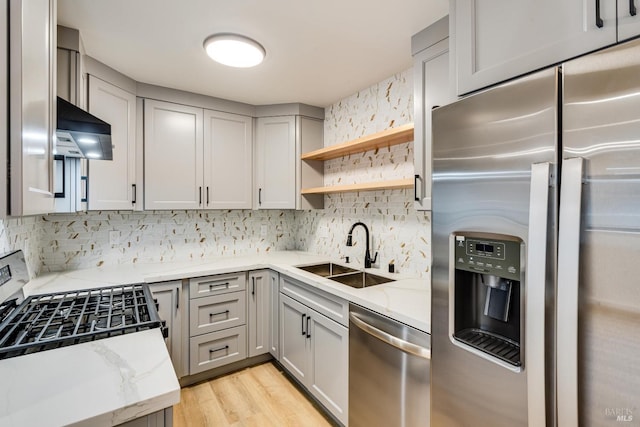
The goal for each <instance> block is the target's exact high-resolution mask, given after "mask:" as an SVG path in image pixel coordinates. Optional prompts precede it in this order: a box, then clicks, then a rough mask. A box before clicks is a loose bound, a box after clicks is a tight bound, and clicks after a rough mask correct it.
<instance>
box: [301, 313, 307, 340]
mask: <svg viewBox="0 0 640 427" xmlns="http://www.w3.org/2000/svg"><path fill="white" fill-rule="evenodd" d="M305 317H307V315H306V314H303V315H302V326H301V327H300V329H301V330H302V335H303V336H304V335H307V333H306V332H305V331H304V318H305Z"/></svg>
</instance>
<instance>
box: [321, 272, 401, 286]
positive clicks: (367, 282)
mask: <svg viewBox="0 0 640 427" xmlns="http://www.w3.org/2000/svg"><path fill="white" fill-rule="evenodd" d="M329 279H331V280H334V281H336V282H340V283H342V284H343V285H347V286H351V287H352V288H366V287H368V286H375V285H381V284H383V283H389V282H393V279H388V278H386V277H382V276H378V275H375V274H371V273H366V272H363V271H359V272H357V273H350V274H342V275H339V276H333V277H329Z"/></svg>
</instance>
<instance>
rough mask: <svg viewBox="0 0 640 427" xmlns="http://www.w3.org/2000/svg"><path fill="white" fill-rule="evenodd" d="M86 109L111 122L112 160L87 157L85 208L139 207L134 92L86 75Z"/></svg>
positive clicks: (121, 208) (128, 208)
mask: <svg viewBox="0 0 640 427" xmlns="http://www.w3.org/2000/svg"><path fill="white" fill-rule="evenodd" d="M89 112H90V113H92V114H94V115H96V116H97V117H99V118H101V119H102V120H104V121H106V122H107V123H109V124H110V125H111V140H112V143H113V160H111V161H104V160H90V161H89V189H90V191H89V195H88V203H89V206H88V208H89V210H133V209H136V208H138V209H139V208H140V207H141V206H142V203H138V195H139V194H140V193H141V192H138V186H137V181H136V148H137V147H136V96H135V95H134V94H132V93H129V92H127V91H126V90H123V89H120V88H119V87H117V86H115V85H112V84H111V83H109V82H106V81H104V80H102V79H99V78H98V77H95V76H93V75H89ZM140 202H142V200H140Z"/></svg>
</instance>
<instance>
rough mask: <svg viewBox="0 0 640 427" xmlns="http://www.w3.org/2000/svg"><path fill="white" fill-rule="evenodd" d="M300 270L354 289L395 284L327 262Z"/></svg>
mask: <svg viewBox="0 0 640 427" xmlns="http://www.w3.org/2000/svg"><path fill="white" fill-rule="evenodd" d="M297 268H299V269H300V270H304V271H307V272H309V273H313V274H315V275H317V276H320V277H324V278H327V279H329V280H333V281H334V282H338V283H342V284H343V285H347V286H351V287H352V288H366V287H368V286H374V285H381V284H382V283H388V282H393V279H389V278H386V277H382V276H378V275H376V274H371V273H367V272H365V271H359V270H356V269H354V268H350V267H345V266H343V265H339V264H334V263H332V262H327V263H323V264H314V265H307V266H302V267H297Z"/></svg>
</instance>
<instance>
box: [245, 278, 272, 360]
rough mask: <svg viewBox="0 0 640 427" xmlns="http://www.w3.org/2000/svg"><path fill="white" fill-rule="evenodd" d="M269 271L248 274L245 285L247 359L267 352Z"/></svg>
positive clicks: (269, 323)
mask: <svg viewBox="0 0 640 427" xmlns="http://www.w3.org/2000/svg"><path fill="white" fill-rule="evenodd" d="M269 279H270V274H269V270H258V271H251V272H249V282H248V283H247V287H248V289H247V308H248V311H249V313H248V318H249V324H248V327H247V331H248V333H249V357H254V356H259V355H261V354H265V353H268V352H269V341H270V340H269V330H270V326H271V298H270V290H271V287H270V280H269Z"/></svg>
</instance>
